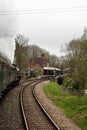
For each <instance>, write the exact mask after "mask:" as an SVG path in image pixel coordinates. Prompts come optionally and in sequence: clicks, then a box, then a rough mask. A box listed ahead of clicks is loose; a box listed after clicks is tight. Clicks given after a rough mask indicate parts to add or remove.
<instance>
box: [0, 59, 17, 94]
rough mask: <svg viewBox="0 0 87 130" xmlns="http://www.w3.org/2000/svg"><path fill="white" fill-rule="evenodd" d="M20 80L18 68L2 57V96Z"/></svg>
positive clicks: (0, 82)
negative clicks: (12, 84) (13, 83)
mask: <svg viewBox="0 0 87 130" xmlns="http://www.w3.org/2000/svg"><path fill="white" fill-rule="evenodd" d="M17 80H18V73H17V68H16V66H14V65H11V64H9V63H8V62H7V61H5V60H3V59H1V58H0V96H1V95H2V93H3V91H4V90H5V89H6V88H7V87H8V86H9V85H10V84H11V83H12V82H14V81H17Z"/></svg>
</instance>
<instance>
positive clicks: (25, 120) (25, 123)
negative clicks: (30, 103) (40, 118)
mask: <svg viewBox="0 0 87 130" xmlns="http://www.w3.org/2000/svg"><path fill="white" fill-rule="evenodd" d="M34 82H35V81H31V82H29V83H28V84H27V85H25V86H24V87H23V88H22V89H21V91H20V107H21V112H22V116H23V121H24V126H25V129H26V130H29V126H28V123H27V119H26V115H25V111H24V105H23V92H24V89H25V88H26V87H27V86H28V85H30V84H32V83H34Z"/></svg>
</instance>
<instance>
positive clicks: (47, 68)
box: [43, 67, 61, 70]
mask: <svg viewBox="0 0 87 130" xmlns="http://www.w3.org/2000/svg"><path fill="white" fill-rule="evenodd" d="M43 69H44V70H61V69H59V68H56V67H43Z"/></svg>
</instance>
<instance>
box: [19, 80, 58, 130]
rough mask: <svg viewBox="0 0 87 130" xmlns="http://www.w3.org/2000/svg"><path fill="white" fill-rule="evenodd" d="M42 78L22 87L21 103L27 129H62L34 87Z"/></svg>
mask: <svg viewBox="0 0 87 130" xmlns="http://www.w3.org/2000/svg"><path fill="white" fill-rule="evenodd" d="M41 81H42V80H35V81H30V82H29V83H28V84H26V85H25V87H23V88H22V90H21V93H20V105H21V111H22V115H23V120H24V126H25V129H26V130H60V128H59V127H58V126H57V125H56V124H55V122H54V121H53V120H52V118H51V117H50V115H49V114H48V113H47V112H46V110H45V109H44V108H43V106H42V105H41V103H40V102H39V100H38V98H37V96H36V94H35V91H34V87H35V86H36V85H37V84H38V83H40V82H41Z"/></svg>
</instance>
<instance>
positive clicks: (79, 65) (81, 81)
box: [66, 29, 87, 89]
mask: <svg viewBox="0 0 87 130" xmlns="http://www.w3.org/2000/svg"><path fill="white" fill-rule="evenodd" d="M66 52H67V55H66V57H67V66H68V68H69V70H70V76H71V77H72V78H73V80H74V82H75V83H76V84H78V87H79V89H84V88H87V30H86V29H85V30H84V34H83V36H82V37H81V38H80V39H76V40H72V41H71V42H69V44H67V45H66Z"/></svg>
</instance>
